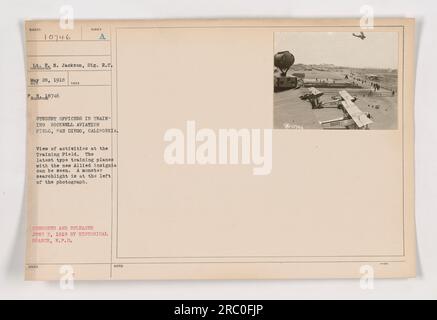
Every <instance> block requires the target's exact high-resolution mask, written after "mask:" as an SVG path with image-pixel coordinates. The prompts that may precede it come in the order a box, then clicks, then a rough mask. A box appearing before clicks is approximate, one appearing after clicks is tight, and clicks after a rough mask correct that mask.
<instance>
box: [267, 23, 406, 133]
mask: <svg viewBox="0 0 437 320" xmlns="http://www.w3.org/2000/svg"><path fill="white" fill-rule="evenodd" d="M274 42H275V43H274V47H275V53H274V71H273V73H274V76H273V81H274V85H273V87H274V128H275V129H315V130H317V129H340V130H341V129H364V130H366V129H374V130H375V129H376V130H378V129H382V130H384V129H397V123H398V100H399V97H398V62H399V57H398V55H399V50H398V34H397V33H395V32H376V31H371V32H364V31H361V32H276V33H275V40H274Z"/></svg>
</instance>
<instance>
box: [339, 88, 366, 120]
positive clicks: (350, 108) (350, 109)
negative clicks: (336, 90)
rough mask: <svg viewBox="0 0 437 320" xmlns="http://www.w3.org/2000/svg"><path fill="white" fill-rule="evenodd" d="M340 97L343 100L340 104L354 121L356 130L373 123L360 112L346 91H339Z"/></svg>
mask: <svg viewBox="0 0 437 320" xmlns="http://www.w3.org/2000/svg"><path fill="white" fill-rule="evenodd" d="M340 96H341V97H342V98H343V99H344V101H342V102H341V104H342V105H343V107H344V109H345V110H346V112H347V113H348V114H349V115H350V116H351V118H352V119H353V120H354V121H355V124H356V125H357V126H358V128H362V127H364V126H366V125H368V124H371V123H373V121H372V120H370V119H369V118H368V117H367V115H366V114H365V113H364V112H363V111H361V110H360V109H359V108H358V107H357V106H356V104H355V103H353V102H352V99H353V98H352V96H351V95H350V94H349V93H348V92H347V91H346V90H341V91H340Z"/></svg>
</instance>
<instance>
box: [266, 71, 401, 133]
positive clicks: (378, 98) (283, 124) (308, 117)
mask: <svg viewBox="0 0 437 320" xmlns="http://www.w3.org/2000/svg"><path fill="white" fill-rule="evenodd" d="M294 72H302V73H305V78H304V81H305V87H301V88H299V89H291V90H285V91H282V92H275V93H274V128H275V129H322V126H321V125H320V121H325V120H331V119H335V118H341V117H342V116H343V112H342V111H341V110H339V109H336V108H323V109H312V108H311V104H310V103H309V102H308V101H305V100H301V99H300V98H299V97H300V96H302V95H304V94H306V93H308V86H311V83H314V82H316V81H323V82H324V83H325V84H326V85H325V84H323V85H320V87H318V88H317V89H318V90H319V91H321V92H323V93H324V95H323V96H322V97H321V99H320V101H321V102H325V101H330V100H332V97H333V96H338V92H339V91H340V90H347V91H348V92H349V93H350V94H351V95H352V96H356V97H357V98H358V99H357V101H355V104H356V105H357V106H358V108H359V109H360V110H361V111H363V112H367V113H370V115H371V117H372V121H373V123H372V124H371V125H369V127H370V129H396V128H397V122H398V120H397V119H398V117H397V114H398V112H397V92H396V89H395V88H396V83H397V76H396V73H395V74H393V72H390V73H389V74H382V73H381V74H380V75H381V76H382V78H381V79H382V80H380V81H379V82H378V83H379V84H380V85H381V89H380V90H379V91H377V92H376V93H375V92H374V91H373V90H372V88H371V85H370V81H369V80H367V79H366V77H365V75H366V74H368V73H369V72H368V70H366V69H348V70H344V69H343V70H337V69H332V70H311V71H307V70H306V71H302V70H290V71H289V73H288V74H289V75H291V74H292V73H294ZM346 74H348V75H349V77H350V78H349V79H348V80H345V75H346ZM351 74H353V77H354V79H352V78H351V76H350V75H351ZM316 79H317V80H316ZM364 81H366V82H364ZM334 82H335V84H337V85H338V84H340V83H342V82H348V83H350V82H355V83H356V86H353V85H351V86H349V87H346V88H340V89H339V88H333V87H330V84H334ZM392 90H395V93H394V94H393V91H392Z"/></svg>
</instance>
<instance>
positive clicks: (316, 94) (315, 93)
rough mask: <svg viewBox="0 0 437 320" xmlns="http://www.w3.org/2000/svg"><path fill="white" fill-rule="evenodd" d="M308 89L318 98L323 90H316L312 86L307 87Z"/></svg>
mask: <svg viewBox="0 0 437 320" xmlns="http://www.w3.org/2000/svg"><path fill="white" fill-rule="evenodd" d="M308 90H309V92H310V93H311V94H312V95H313V96H314V97H315V98H319V97H321V96H322V95H323V92H321V91H319V90H317V89H316V88H314V87H310V88H308Z"/></svg>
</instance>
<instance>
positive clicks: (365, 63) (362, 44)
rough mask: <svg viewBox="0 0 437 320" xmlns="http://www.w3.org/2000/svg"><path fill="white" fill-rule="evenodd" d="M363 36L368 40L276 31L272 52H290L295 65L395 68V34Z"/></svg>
mask: <svg viewBox="0 0 437 320" xmlns="http://www.w3.org/2000/svg"><path fill="white" fill-rule="evenodd" d="M358 33H359V32H358ZM364 34H365V36H366V37H367V38H366V39H364V40H361V39H359V38H356V37H354V36H352V32H276V33H275V52H278V51H285V50H288V51H290V52H291V53H292V54H293V55H294V57H295V59H296V61H295V64H298V63H303V64H323V63H326V64H335V65H337V66H346V67H358V68H390V69H397V67H398V35H397V33H395V32H364Z"/></svg>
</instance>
